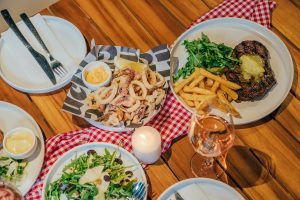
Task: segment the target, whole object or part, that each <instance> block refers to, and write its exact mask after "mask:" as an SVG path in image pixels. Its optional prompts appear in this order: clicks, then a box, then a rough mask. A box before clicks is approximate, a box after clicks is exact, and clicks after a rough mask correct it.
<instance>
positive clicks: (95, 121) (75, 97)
mask: <svg viewBox="0 0 300 200" xmlns="http://www.w3.org/2000/svg"><path fill="white" fill-rule="evenodd" d="M99 63H100V65H101V63H103V65H105V66H106V68H105V70H106V71H107V66H108V70H109V73H107V74H106V72H105V70H104V66H103V69H101V67H102V66H96V65H97V64H98V65H99ZM169 64H170V51H169V48H168V46H167V45H160V46H157V47H155V48H152V49H150V50H149V51H147V52H145V53H140V50H139V49H134V48H128V47H121V46H111V45H97V46H94V47H93V48H92V50H91V52H90V53H89V54H87V56H86V57H85V58H84V60H83V61H82V62H81V63H80V67H79V70H78V72H77V73H76V74H75V75H74V76H73V78H72V86H71V88H70V90H69V92H68V94H67V97H66V99H65V101H64V104H63V110H64V111H66V112H70V113H71V114H73V115H76V116H79V117H82V118H84V119H86V120H87V121H88V122H89V123H91V124H92V125H94V126H96V127H98V128H101V129H104V130H108V131H117V132H123V131H131V130H133V129H134V128H136V127H140V126H142V125H144V124H146V123H148V122H149V121H150V120H151V119H152V118H153V117H154V116H155V115H156V114H157V113H158V112H159V110H160V108H161V106H162V105H163V102H164V99H165V97H166V89H167V88H168V81H169V80H170V65H169ZM91 65H92V67H91ZM95 66H96V67H95ZM87 67H89V71H88V70H87ZM108 74H109V75H110V76H109V75H108ZM102 79H103V81H104V80H105V79H106V81H105V85H104V84H102V85H101V83H100V84H98V83H97V82H96V81H97V80H102ZM108 80H109V81H108ZM88 81H89V83H92V84H94V83H97V84H98V85H99V87H98V88H94V87H93V88H92V89H91V87H88V86H89V85H90V84H89V85H87V84H86V82H88Z"/></svg>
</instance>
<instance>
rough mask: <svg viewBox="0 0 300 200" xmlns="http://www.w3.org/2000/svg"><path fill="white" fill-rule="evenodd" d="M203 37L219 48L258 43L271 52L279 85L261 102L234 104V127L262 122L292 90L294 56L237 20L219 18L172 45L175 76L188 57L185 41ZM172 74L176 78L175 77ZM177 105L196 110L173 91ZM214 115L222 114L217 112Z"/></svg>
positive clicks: (274, 38) (267, 33)
mask: <svg viewBox="0 0 300 200" xmlns="http://www.w3.org/2000/svg"><path fill="white" fill-rule="evenodd" d="M202 33H204V34H205V35H207V36H208V37H209V39H210V41H213V42H215V43H217V44H221V43H224V44H225V45H226V46H229V47H231V48H234V47H235V46H236V45H238V44H239V43H241V42H242V41H245V40H256V41H258V42H260V43H262V44H263V45H264V46H265V47H266V48H267V49H268V51H269V55H270V60H269V62H270V63H269V64H270V66H271V68H272V70H273V72H274V75H275V79H276V82H277V83H276V85H275V86H274V87H273V88H272V89H271V90H270V91H269V93H268V94H266V95H265V96H264V97H263V98H262V99H260V100H256V101H242V102H239V103H237V102H233V103H232V105H233V106H234V108H235V109H236V110H237V111H238V112H239V113H240V117H239V118H235V119H234V121H235V124H237V125H243V124H248V123H251V122H254V121H256V120H259V119H261V118H263V117H265V116H267V115H268V114H270V113H271V112H272V111H274V110H275V109H276V108H277V107H278V106H280V104H281V103H282V102H283V101H284V99H285V98H286V96H287V95H288V92H289V91H290V89H291V86H292V82H293V77H294V66H293V62H292V58H291V55H290V53H289V51H288V49H287V47H286V46H285V44H284V43H283V42H282V41H281V40H280V39H279V38H278V37H277V36H276V35H275V34H274V33H273V32H272V31H270V30H269V29H267V28H265V27H263V26H261V25H259V24H257V23H254V22H251V21H248V20H245V19H238V18H218V19H212V20H208V21H205V22H202V23H200V24H198V25H195V26H193V27H192V28H190V29H189V30H187V31H186V32H184V33H183V34H182V35H181V36H180V37H179V38H178V39H177V40H176V41H175V42H174V44H173V47H172V49H171V57H177V58H178V60H179V63H178V66H177V68H176V69H175V70H174V74H175V75H176V73H177V72H178V70H179V69H180V68H182V67H184V66H185V64H186V63H187V57H188V53H187V52H186V50H185V47H184V45H183V42H184V40H188V41H192V40H195V39H198V38H200V37H201V34H202ZM174 74H173V75H174ZM171 89H172V91H173V93H174V94H175V96H176V98H177V100H178V101H180V102H181V103H182V105H183V106H184V107H185V108H186V109H187V110H189V111H190V112H194V109H192V108H191V107H189V106H187V105H186V104H185V103H184V102H183V101H182V99H181V98H180V97H179V96H178V95H177V94H176V92H175V91H174V88H173V87H171ZM213 112H215V114H221V111H218V110H214V111H213Z"/></svg>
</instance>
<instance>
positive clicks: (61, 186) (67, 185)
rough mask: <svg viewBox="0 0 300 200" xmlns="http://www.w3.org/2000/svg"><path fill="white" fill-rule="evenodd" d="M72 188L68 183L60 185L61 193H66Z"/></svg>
mask: <svg viewBox="0 0 300 200" xmlns="http://www.w3.org/2000/svg"><path fill="white" fill-rule="evenodd" d="M70 187H71V185H70V184H68V183H61V184H59V186H58V189H59V190H60V191H62V192H64V191H66V190H67V189H69V188H70Z"/></svg>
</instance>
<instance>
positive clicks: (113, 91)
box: [97, 84, 118, 104]
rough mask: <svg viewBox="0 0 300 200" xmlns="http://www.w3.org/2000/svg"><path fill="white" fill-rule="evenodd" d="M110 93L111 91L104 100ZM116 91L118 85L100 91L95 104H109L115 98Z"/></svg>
mask: <svg viewBox="0 0 300 200" xmlns="http://www.w3.org/2000/svg"><path fill="white" fill-rule="evenodd" d="M110 91H111V93H110V94H109V96H108V97H107V98H105V97H106V96H107V94H108V92H110ZM117 91H118V85H116V84H112V85H111V86H109V87H105V88H104V89H103V90H101V92H100V93H98V95H99V96H98V98H97V102H98V103H99V104H107V103H109V102H111V101H112V100H113V99H114V98H115V96H116V94H117Z"/></svg>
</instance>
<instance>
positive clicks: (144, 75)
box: [142, 68, 156, 89]
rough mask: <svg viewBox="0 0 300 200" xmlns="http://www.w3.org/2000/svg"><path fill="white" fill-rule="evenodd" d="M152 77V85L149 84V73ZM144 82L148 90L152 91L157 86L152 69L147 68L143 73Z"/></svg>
mask: <svg viewBox="0 0 300 200" xmlns="http://www.w3.org/2000/svg"><path fill="white" fill-rule="evenodd" d="M148 72H149V75H150V83H149V82H148V76H147V75H148V74H147V73H148ZM142 81H143V83H144V85H145V87H146V88H147V89H152V88H154V86H155V84H156V75H155V73H154V72H153V71H152V70H151V69H150V68H146V69H145V70H144V71H143V72H142Z"/></svg>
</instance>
